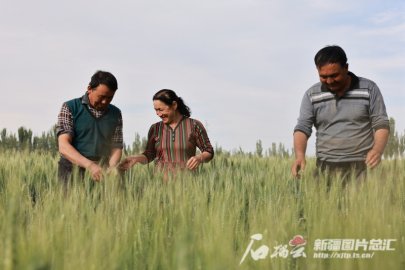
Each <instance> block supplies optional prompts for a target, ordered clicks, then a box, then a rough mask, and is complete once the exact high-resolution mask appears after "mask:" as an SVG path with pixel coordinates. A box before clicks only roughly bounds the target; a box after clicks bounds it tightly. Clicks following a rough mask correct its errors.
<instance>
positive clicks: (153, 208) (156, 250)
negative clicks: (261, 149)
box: [0, 151, 405, 270]
mask: <svg viewBox="0 0 405 270" xmlns="http://www.w3.org/2000/svg"><path fill="white" fill-rule="evenodd" d="M291 162H292V161H291V160H288V159H276V158H258V157H255V156H249V155H234V156H230V157H229V156H228V157H226V156H217V157H215V159H214V160H213V162H211V163H210V164H204V166H203V168H202V169H200V170H199V172H198V173H179V174H177V175H175V176H172V177H171V178H170V179H169V181H168V182H166V181H164V176H163V175H161V174H159V173H157V172H155V171H154V168H153V166H135V167H134V168H133V169H131V170H130V171H129V172H128V173H127V174H126V175H125V177H124V180H123V181H120V179H119V177H117V176H114V175H106V177H105V178H104V179H103V181H102V182H101V183H96V184H94V183H93V182H92V181H91V180H90V178H89V177H88V176H87V175H86V177H85V179H84V180H81V179H80V178H79V177H76V178H75V181H74V184H73V186H71V187H70V188H69V190H68V192H67V194H65V193H64V191H63V189H62V188H61V186H60V184H59V183H58V180H57V158H56V157H53V156H51V155H48V154H36V153H28V152H27V153H19V152H11V151H10V152H3V153H1V154H0V269H5V270H9V269H74V270H78V269H405V248H404V246H405V238H404V236H405V161H404V160H394V161H384V162H383V163H382V165H381V166H379V167H378V168H377V169H375V170H372V171H369V174H368V175H369V177H368V179H367V181H366V182H365V183H364V184H359V185H350V186H349V187H347V188H346V189H342V188H341V187H340V185H339V184H338V180H336V181H335V182H334V184H333V185H332V187H331V189H330V191H327V189H326V185H325V182H324V181H323V180H322V179H320V180H319V181H315V180H314V179H313V177H312V171H313V169H314V162H313V160H309V164H308V168H307V169H306V171H305V172H304V174H303V175H302V178H301V180H299V182H297V181H296V180H294V179H292V177H291V175H290V165H291ZM255 233H261V234H262V235H263V240H262V241H256V242H255V243H254V245H253V249H257V248H258V247H260V246H261V245H266V246H268V247H269V248H270V251H269V254H268V256H267V257H266V258H265V259H263V260H258V261H254V260H253V259H252V257H251V256H250V255H249V256H247V257H246V259H245V260H244V262H243V263H242V265H239V262H240V260H241V258H242V256H243V254H244V252H245V250H246V248H247V246H248V244H249V242H250V236H251V235H253V234H255ZM297 234H301V235H303V236H304V238H305V239H306V240H307V245H306V246H305V253H306V255H307V257H306V258H297V259H293V258H292V257H291V256H288V257H287V258H281V257H278V258H270V255H271V254H272V253H273V251H274V247H275V246H277V245H280V244H288V242H289V240H291V239H292V237H293V236H294V235H297ZM316 239H366V240H370V239H396V240H397V241H396V242H395V243H394V244H393V247H394V248H395V251H377V252H375V254H374V256H373V258H372V259H317V258H313V254H314V252H315V251H314V250H313V247H314V242H315V240H316ZM289 249H290V250H291V248H290V247H289Z"/></svg>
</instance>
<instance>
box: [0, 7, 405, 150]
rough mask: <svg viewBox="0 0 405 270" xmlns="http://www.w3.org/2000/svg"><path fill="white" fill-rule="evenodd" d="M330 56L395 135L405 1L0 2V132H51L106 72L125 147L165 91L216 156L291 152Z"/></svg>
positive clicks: (403, 109) (403, 67)
mask: <svg viewBox="0 0 405 270" xmlns="http://www.w3.org/2000/svg"><path fill="white" fill-rule="evenodd" d="M333 44H337V45H340V46H341V47H342V48H343V49H344V50H345V51H346V54H347V56H348V62H349V69H350V70H351V71H352V72H354V73H355V74H356V75H358V76H361V77H366V78H369V79H371V80H373V81H375V82H376V83H377V85H378V86H379V88H380V90H381V92H382V94H383V96H384V99H385V103H386V106H387V112H388V115H389V116H390V117H393V118H394V119H395V120H396V128H397V130H398V131H399V132H400V133H404V131H405V117H403V115H405V106H404V105H405V91H404V90H405V89H404V88H405V2H404V1H403V0H386V1H376V0H358V1H352V0H350V1H349V0H341V1H330V0H302V1H293V0H273V1H272V0H267V1H266V0H233V1H231V0H215V1H214V0H204V1H197V0H170V1H169V0H166V1H164V0H160V1H158V0H148V1H146V0H145V1H139V0H114V1H106V0H97V1H94V0H89V1H83V0H80V1H79V0H69V1H67V0H66V1H55V0H37V1H27V0H25V1H23V0H1V2H0V48H1V50H0V76H1V77H0V91H1V96H2V100H3V102H2V104H1V106H0V129H3V128H7V130H8V131H9V132H14V133H16V132H17V129H18V128H19V127H21V126H24V127H26V128H29V129H31V130H32V131H33V133H34V134H35V135H40V134H41V133H42V132H43V131H48V130H49V129H50V128H51V127H52V126H53V125H54V124H55V123H56V120H57V115H58V112H59V110H60V107H61V106H62V104H63V102H65V101H67V100H70V99H72V98H76V97H80V96H82V95H83V94H84V92H85V90H86V88H87V85H88V83H89V81H90V77H91V76H92V75H93V74H94V72H95V71H97V70H106V71H110V72H111V73H113V74H114V75H115V76H116V78H117V80H118V90H117V92H116V94H115V97H114V100H113V102H112V103H113V104H114V105H116V106H117V107H119V108H120V109H121V111H122V115H123V121H124V140H125V142H126V143H127V144H130V143H132V141H133V140H134V138H135V133H139V134H140V135H141V136H146V135H147V132H148V130H149V127H150V125H151V124H153V123H155V122H158V121H159V118H158V117H157V116H156V115H155V112H154V110H153V106H152V96H153V94H154V93H155V92H157V91H158V90H160V89H163V88H169V89H173V90H174V91H176V93H177V94H178V95H179V96H180V97H182V98H183V99H184V101H185V102H186V104H187V105H188V106H189V107H190V108H191V111H192V117H193V118H195V119H198V120H200V121H201V122H202V123H203V124H204V125H205V127H206V129H207V130H208V135H209V137H210V139H211V142H212V144H213V145H214V146H220V147H222V148H223V149H226V150H230V151H232V150H236V149H240V148H242V149H243V150H244V151H255V147H256V142H257V141H258V140H261V141H262V145H263V148H264V149H267V148H269V147H271V144H272V143H273V142H275V143H283V144H284V145H285V146H286V147H287V148H291V147H292V132H293V129H294V126H295V124H296V120H297V117H298V112H299V106H300V103H301V99H302V96H303V95H304V92H305V91H306V90H307V89H308V88H309V87H310V86H312V85H313V84H314V83H316V82H318V80H319V79H318V76H317V71H316V68H315V66H314V63H313V57H314V55H315V54H316V52H317V51H318V50H319V49H321V48H322V47H324V46H326V45H333ZM313 137H314V135H313V136H312V137H311V139H310V141H309V148H308V153H309V154H310V153H311V152H312V153H313V152H314V138H313Z"/></svg>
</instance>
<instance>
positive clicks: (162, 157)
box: [143, 117, 214, 168]
mask: <svg viewBox="0 0 405 270" xmlns="http://www.w3.org/2000/svg"><path fill="white" fill-rule="evenodd" d="M197 147H198V149H200V151H201V152H209V153H211V154H214V149H213V148H212V146H211V143H210V140H209V138H208V135H207V132H206V130H205V128H204V126H203V125H202V124H201V122H200V121H198V120H195V119H192V118H189V117H183V119H182V120H181V121H180V122H179V123H178V125H177V126H176V128H174V129H172V128H171V127H170V126H169V125H167V124H164V123H163V122H162V121H161V122H158V123H155V124H153V125H152V126H151V127H150V129H149V133H148V143H147V146H146V149H145V152H143V155H145V156H146V157H147V159H148V161H149V162H151V161H153V160H154V161H155V163H156V164H157V165H158V166H161V167H181V168H185V167H186V163H187V161H188V160H189V158H190V157H192V156H195V154H196V148H197Z"/></svg>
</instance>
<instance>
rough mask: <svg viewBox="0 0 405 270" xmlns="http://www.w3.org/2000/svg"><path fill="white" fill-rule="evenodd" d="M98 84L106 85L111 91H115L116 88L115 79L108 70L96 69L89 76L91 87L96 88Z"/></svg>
mask: <svg viewBox="0 0 405 270" xmlns="http://www.w3.org/2000/svg"><path fill="white" fill-rule="evenodd" d="M100 84H104V85H106V86H107V87H108V88H109V89H110V90H111V91H113V92H115V91H116V90H117V89H118V82H117V79H116V78H115V77H114V75H112V74H111V73H110V72H107V71H102V70H98V71H97V72H96V73H94V75H93V76H92V77H91V81H90V83H89V86H90V88H91V89H94V88H96V87H97V86H99V85H100Z"/></svg>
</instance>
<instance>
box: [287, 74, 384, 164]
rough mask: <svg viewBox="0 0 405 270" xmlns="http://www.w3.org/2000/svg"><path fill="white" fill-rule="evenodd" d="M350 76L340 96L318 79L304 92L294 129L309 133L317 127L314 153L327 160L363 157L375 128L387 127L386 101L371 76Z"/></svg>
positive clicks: (337, 160)
mask: <svg viewBox="0 0 405 270" xmlns="http://www.w3.org/2000/svg"><path fill="white" fill-rule="evenodd" d="M349 75H350V76H351V77H352V81H351V85H350V87H349V89H348V90H347V91H346V92H345V93H344V95H343V96H342V97H338V96H337V95H336V94H334V93H333V92H330V91H329V90H328V89H327V88H326V87H325V86H324V85H322V84H321V83H320V82H319V83H317V84H315V85H313V86H312V87H311V88H310V89H308V90H307V92H306V93H305V95H304V97H303V99H302V103H301V109H300V115H299V118H298V123H297V125H296V126H295V128H294V131H297V130H299V131H301V132H303V133H305V134H306V135H307V136H308V137H309V136H311V133H312V127H313V126H315V128H316V155H317V157H318V158H319V159H320V160H323V161H329V162H350V161H363V160H365V158H366V155H367V152H368V151H369V150H370V149H371V148H372V147H373V143H374V131H375V130H377V129H380V128H385V129H389V120H388V116H387V112H386V109H385V104H384V100H383V97H382V95H381V92H380V90H379V88H378V86H377V85H376V84H375V83H374V82H373V81H371V80H368V79H365V78H361V77H357V76H356V75H354V74H353V73H351V72H350V73H349Z"/></svg>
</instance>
